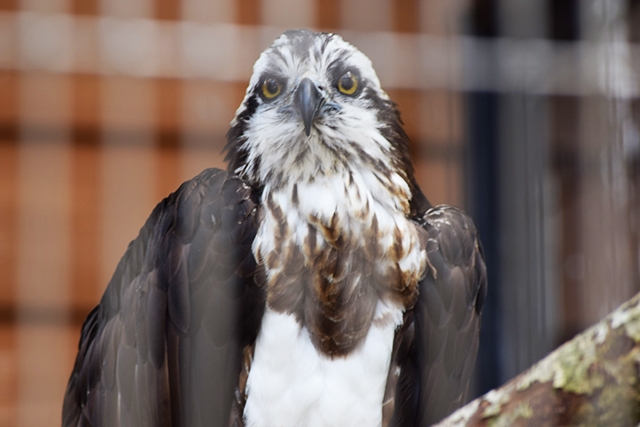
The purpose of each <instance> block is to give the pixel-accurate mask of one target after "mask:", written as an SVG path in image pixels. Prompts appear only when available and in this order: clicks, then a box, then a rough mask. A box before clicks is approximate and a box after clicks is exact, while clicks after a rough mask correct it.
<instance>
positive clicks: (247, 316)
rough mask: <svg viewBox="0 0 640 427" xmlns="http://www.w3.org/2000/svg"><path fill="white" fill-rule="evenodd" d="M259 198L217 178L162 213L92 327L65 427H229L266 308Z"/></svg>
mask: <svg viewBox="0 0 640 427" xmlns="http://www.w3.org/2000/svg"><path fill="white" fill-rule="evenodd" d="M256 224H257V214H256V195H255V194H253V192H252V191H251V190H250V189H249V188H248V187H247V186H246V185H245V184H244V183H243V182H242V181H241V180H240V179H239V178H237V177H232V176H229V175H228V174H227V172H224V171H221V170H217V169H208V170H206V171H204V172H203V173H201V174H200V175H198V176H197V177H196V178H194V179H192V180H190V181H187V182H186V183H184V184H183V185H182V186H181V187H180V188H179V189H178V190H177V191H176V192H175V193H173V194H172V195H170V196H169V197H168V198H166V199H165V200H163V201H162V202H161V203H160V204H159V205H158V206H157V207H156V208H155V209H154V211H153V213H152V214H151V216H150V217H149V219H148V220H147V222H146V224H145V225H144V227H143V228H142V229H141V231H140V234H139V236H138V237H137V238H136V239H135V240H134V241H133V242H131V244H130V245H129V247H128V249H127V251H126V253H125V255H124V256H123V258H122V260H121V261H120V263H119V264H118V267H117V268H116V272H115V273H114V275H113V278H112V279H111V281H110V283H109V285H108V287H107V289H106V291H105V293H104V295H103V298H102V300H101V302H100V304H99V305H98V306H97V307H96V308H95V309H94V310H93V311H92V312H91V313H90V314H89V316H88V317H87V320H86V321H85V323H84V325H83V328H82V333H81V338H80V344H79V349H78V350H79V351H78V356H77V359H76V363H75V366H74V370H73V373H72V375H71V378H70V380H69V384H68V387H67V392H66V395H65V401H64V408H63V423H62V424H63V426H65V427H67V426H69V427H70V426H106V425H108V426H115V425H122V426H126V425H132V426H142V427H144V426H168V425H172V426H189V427H191V426H202V425H217V426H223V425H228V424H229V418H230V411H231V408H232V406H233V402H234V392H235V387H236V383H237V381H238V378H239V375H240V364H241V361H242V351H243V349H244V347H245V346H247V345H251V344H252V343H253V342H254V341H255V338H256V335H257V332H258V327H259V326H258V325H259V321H260V318H261V316H262V310H263V309H264V296H263V295H262V290H261V289H260V287H259V286H257V285H256V284H255V281H254V273H255V268H256V265H255V261H254V259H253V255H252V254H251V243H252V241H253V238H254V237H255V233H256Z"/></svg>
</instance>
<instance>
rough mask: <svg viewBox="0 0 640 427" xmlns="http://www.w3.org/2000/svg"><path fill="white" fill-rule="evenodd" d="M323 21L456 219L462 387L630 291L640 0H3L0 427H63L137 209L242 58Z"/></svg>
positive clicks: (207, 124)
mask: <svg viewBox="0 0 640 427" xmlns="http://www.w3.org/2000/svg"><path fill="white" fill-rule="evenodd" d="M295 27H308V28H315V29H323V30H328V31H335V32H338V33H340V34H341V35H343V36H344V38H345V39H346V40H348V41H350V42H351V43H353V44H354V45H356V46H358V47H359V48H360V49H361V50H362V51H363V52H365V53H366V54H367V55H368V56H369V57H370V58H371V59H372V61H373V63H374V66H375V68H376V70H377V71H378V74H379V76H380V79H381V81H382V84H383V87H385V88H386V89H387V91H388V92H389V94H390V95H391V97H392V98H393V99H394V100H395V101H396V102H397V103H398V104H399V106H400V109H401V111H402V117H403V119H404V122H405V125H406V129H407V132H408V133H409V135H410V137H411V139H412V142H413V145H412V147H411V150H412V153H413V161H414V164H415V167H416V170H417V177H418V181H419V183H420V184H421V186H422V188H423V190H424V192H425V194H426V195H427V196H428V197H429V198H430V200H431V201H432V202H433V203H434V204H440V203H448V204H454V205H458V206H461V207H463V208H465V209H466V210H468V211H469V212H470V213H471V214H472V216H473V217H474V219H475V220H476V223H477V224H478V227H479V229H480V233H481V237H482V240H483V242H484V248H485V252H486V257H487V263H488V267H489V276H490V291H489V297H488V302H487V304H486V306H485V307H486V308H485V311H484V319H483V322H484V326H483V331H482V334H483V335H482V341H481V343H482V344H481V350H480V356H479V360H478V369H477V372H478V374H477V377H476V381H475V386H474V391H473V394H474V395H477V394H478V393H481V392H485V391H487V390H488V389H491V388H493V387H496V386H499V385H500V384H502V383H504V382H505V381H507V380H508V379H509V378H511V377H513V376H514V375H516V374H517V373H519V372H521V371H522V370H524V369H525V368H527V367H528V366H530V365H531V364H532V363H534V362H536V361H537V360H539V359H540V358H542V357H543V356H544V355H545V354H547V353H548V352H549V351H551V350H552V349H553V348H555V347H556V346H558V345H559V344H560V343H562V342H563V341H565V340H566V339H568V338H570V337H572V336H573V335H575V334H576V333H577V332H579V331H581V330H583V329H584V328H586V327H588V326H589V325H591V324H593V323H595V322H596V321H598V320H599V319H600V318H602V317H604V316H605V315H606V314H607V313H608V312H609V311H611V310H612V309H613V308H615V307H616V306H617V305H619V304H620V303H622V302H623V301H624V300H626V299H628V298H629V297H630V296H631V295H633V294H634V293H635V292H637V291H638V290H640V279H639V277H640V250H639V249H640V237H639V231H638V230H639V229H638V227H639V221H640V132H639V128H640V92H639V85H640V79H639V73H640V1H638V0H606V1H605V0H555V1H554V0H546V1H544V0H538V1H531V0H423V1H419V0H379V1H367V0H307V1H300V0H182V1H180V0H109V1H106V0H103V1H101V0H0V426H46V425H59V423H60V421H59V420H60V413H61V406H62V405H61V404H62V397H63V394H64V389H65V386H66V381H67V378H68V376H69V373H70V371H71V368H72V364H73V360H74V357H75V353H76V348H77V341H78V338H79V330H80V326H81V323H82V320H83V319H84V317H85V316H86V314H87V313H88V311H89V310H90V309H91V308H92V307H93V306H94V305H95V304H96V303H97V302H98V300H99V298H100V296H101V294H102V292H103V290H104V288H105V286H106V284H107V282H108V280H109V278H110V276H111V274H112V272H113V270H114V268H115V265H116V263H117V261H118V259H119V258H120V256H121V255H122V254H123V253H124V250H125V248H126V245H127V244H128V242H129V241H130V240H131V239H133V238H134V237H135V236H136V235H137V232H138V230H139V228H140V227H141V226H142V224H143V223H144V221H145V219H146V217H147V216H148V214H149V213H150V212H151V210H152V208H153V206H154V205H155V204H156V203H157V202H158V201H160V200H161V199H162V198H163V197H165V196H166V195H167V194H169V193H170V192H171V191H173V190H174V189H176V188H177V186H178V185H179V184H180V183H181V182H182V181H184V180H186V179H188V178H190V177H192V176H194V175H195V174H197V173H198V172H200V171H201V170H202V169H204V168H206V167H212V166H216V167H224V163H223V155H222V154H221V151H222V149H223V147H224V145H225V133H226V131H227V128H228V124H229V122H230V120H231V119H232V118H233V115H234V112H235V109H236V108H237V106H238V105H239V103H240V101H241V99H242V97H243V94H244V90H245V86H246V84H247V81H248V79H249V76H250V74H251V67H252V64H253V62H254V61H255V59H256V58H257V57H258V55H259V53H260V52H261V51H262V50H263V49H264V48H265V47H267V46H268V45H269V44H270V43H271V42H272V41H273V39H275V38H276V37H277V36H278V35H279V34H280V33H281V32H282V31H284V30H285V29H287V28H295Z"/></svg>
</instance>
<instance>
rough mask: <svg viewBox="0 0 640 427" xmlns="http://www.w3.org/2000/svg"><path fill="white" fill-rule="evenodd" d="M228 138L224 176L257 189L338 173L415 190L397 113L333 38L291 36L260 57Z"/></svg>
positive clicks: (358, 57) (364, 67) (355, 53)
mask: <svg viewBox="0 0 640 427" xmlns="http://www.w3.org/2000/svg"><path fill="white" fill-rule="evenodd" d="M227 138H228V145H227V150H228V155H227V159H228V160H229V169H230V170H231V171H233V172H235V173H237V174H239V175H241V176H243V177H244V178H245V179H247V180H248V181H249V182H251V183H252V184H253V185H257V186H260V187H261V186H264V185H265V184H266V183H269V184H270V185H273V186H277V185H278V182H279V181H282V180H288V179H297V180H305V179H311V180H313V179H315V178H317V177H318V176H320V175H322V174H329V173H334V172H336V171H337V170H340V169H341V168H351V169H354V168H375V169H376V170H378V172H379V173H380V174H387V175H390V174H391V172H392V171H394V172H396V173H397V174H399V175H400V177H401V178H402V179H403V180H405V181H406V182H407V183H408V185H409V187H413V185H412V182H410V181H412V180H413V176H412V175H413V174H412V169H411V163H410V161H409V158H408V152H407V151H408V149H407V143H408V139H407V136H406V134H405V132H404V130H403V129H402V123H401V120H400V116H399V113H398V110H397V108H396V105H395V104H394V103H393V102H392V101H391V100H390V99H389V97H388V95H387V94H386V93H385V92H384V91H383V90H382V88H381V87H380V81H379V80H378V77H377V75H376V73H375V71H374V69H373V66H372V64H371V61H370V60H369V58H367V57H366V56H365V55H364V54H363V53H362V52H360V51H359V50H358V49H356V48H355V47H354V46H352V45H351V44H349V43H347V42H345V41H344V40H343V39H342V38H341V37H339V36H337V35H335V34H329V33H315V32H311V31H307V30H291V31H287V32H286V33H284V34H283V35H282V36H280V37H279V38H278V39H277V40H276V41H275V42H274V43H273V45H272V46H271V47H269V48H268V49H267V50H265V51H264V52H263V53H262V54H261V55H260V58H259V59H258V61H257V62H256V63H255V65H254V67H253V75H252V76H251V80H250V82H249V86H248V88H247V92H246V96H245V98H244V100H243V101H242V104H241V105H240V107H239V108H238V110H237V112H236V116H235V118H234V119H233V121H232V122H231V129H230V131H229V133H228V135H227Z"/></svg>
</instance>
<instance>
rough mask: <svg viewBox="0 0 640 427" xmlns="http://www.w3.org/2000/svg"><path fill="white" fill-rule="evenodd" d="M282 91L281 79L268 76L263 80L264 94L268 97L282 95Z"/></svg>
mask: <svg viewBox="0 0 640 427" xmlns="http://www.w3.org/2000/svg"><path fill="white" fill-rule="evenodd" d="M280 92H282V83H280V82H279V81H277V80H275V79H271V78H268V79H265V80H264V82H262V95H263V96H264V97H265V98H266V99H273V98H275V97H276V96H278V95H280Z"/></svg>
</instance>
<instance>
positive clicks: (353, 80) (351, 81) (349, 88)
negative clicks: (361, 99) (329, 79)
mask: <svg viewBox="0 0 640 427" xmlns="http://www.w3.org/2000/svg"><path fill="white" fill-rule="evenodd" d="M338 90H339V91H340V92H341V93H344V94H345V95H353V94H354V93H356V90H358V77H356V76H355V75H354V74H353V73H352V72H351V71H347V72H346V73H344V74H343V75H342V77H340V79H339V80H338Z"/></svg>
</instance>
